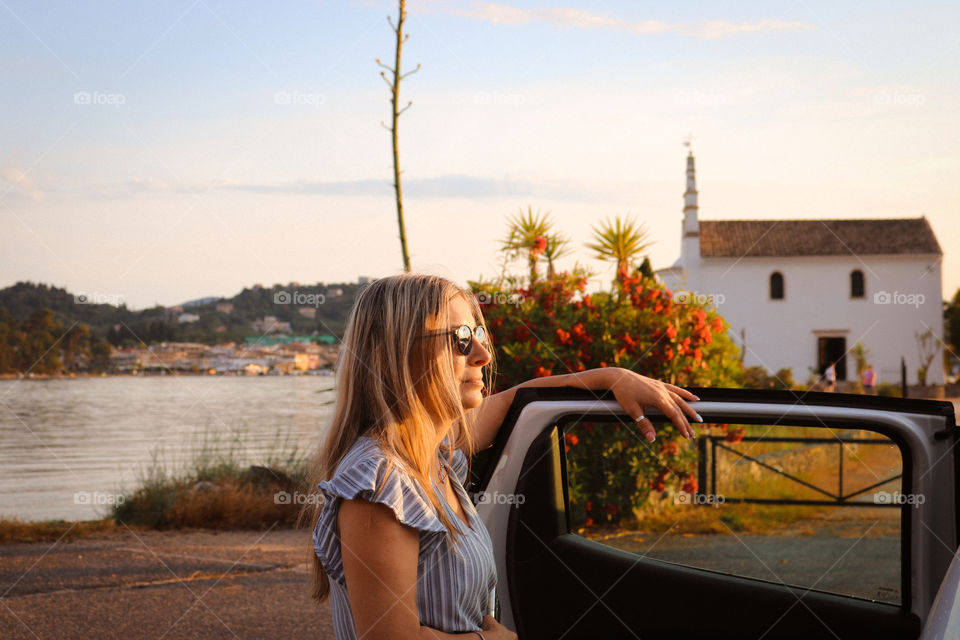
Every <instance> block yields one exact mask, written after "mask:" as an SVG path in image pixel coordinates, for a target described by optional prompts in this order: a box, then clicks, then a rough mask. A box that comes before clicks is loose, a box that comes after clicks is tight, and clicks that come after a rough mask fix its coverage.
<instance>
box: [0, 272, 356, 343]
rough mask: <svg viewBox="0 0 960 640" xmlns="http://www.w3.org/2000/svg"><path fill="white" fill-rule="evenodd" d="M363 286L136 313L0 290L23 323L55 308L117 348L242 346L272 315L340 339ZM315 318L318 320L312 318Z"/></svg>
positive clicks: (303, 289) (24, 287) (295, 286)
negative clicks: (189, 344) (160, 344)
mask: <svg viewBox="0 0 960 640" xmlns="http://www.w3.org/2000/svg"><path fill="white" fill-rule="evenodd" d="M360 287H361V285H358V284H355V283H349V284H346V283H342V284H325V283H322V282H318V283H316V284H310V285H304V284H301V283H289V284H286V285H281V284H275V285H273V286H272V287H262V286H260V285H254V286H253V287H250V288H244V289H243V290H242V291H240V292H239V293H238V294H236V295H235V296H233V297H231V298H217V297H206V298H200V299H198V300H192V301H190V302H187V303H184V304H182V305H177V306H175V307H163V306H157V307H153V308H150V309H143V310H141V311H131V310H129V309H127V307H126V305H125V304H123V303H122V301H119V300H118V301H116V302H118V303H119V304H110V303H101V304H94V303H97V302H101V301H102V297H98V295H97V294H94V293H90V294H87V297H84V296H83V295H76V294H75V293H71V292H68V291H67V290H66V289H61V288H59V287H55V286H50V285H46V284H43V283H40V284H35V283H32V282H18V283H16V284H15V285H13V286H11V287H7V288H5V289H0V307H3V308H5V309H6V310H7V312H8V313H9V314H10V315H11V316H12V317H13V318H16V319H18V320H23V319H25V318H27V317H29V316H30V314H31V313H33V312H34V311H35V310H37V309H43V308H47V309H50V310H52V311H53V312H54V314H55V317H56V318H57V319H59V320H60V321H62V322H65V323H67V324H68V325H69V324H70V323H72V322H74V321H79V322H81V323H83V324H86V325H87V326H89V327H90V329H91V332H92V333H93V335H94V336H96V337H98V338H102V339H106V340H108V341H109V342H110V343H111V344H113V345H115V346H117V345H132V344H136V343H138V342H140V341H143V342H145V343H147V344H152V343H154V342H160V341H178V342H180V341H182V342H202V343H204V344H215V343H218V342H226V341H231V340H232V341H237V342H242V341H243V339H244V338H246V337H251V336H261V335H263V331H262V330H260V329H257V328H255V327H254V326H253V324H252V323H253V322H254V321H257V320H262V319H263V318H264V317H267V316H273V317H275V318H276V321H277V322H278V323H284V322H288V323H290V329H291V331H290V332H291V333H293V334H296V335H332V336H334V337H336V338H337V339H339V338H340V337H341V336H342V335H343V330H344V327H345V325H346V320H347V316H348V315H349V313H350V309H351V308H352V307H353V301H354V299H355V297H356V294H357V292H358V291H359V289H360ZM80 293H81V294H83V292H80ZM218 307H219V308H218ZM301 309H304V310H305V311H303V312H302V311H301ZM182 314H194V315H197V316H199V319H198V320H196V321H192V322H180V320H181V315H182ZM311 314H313V315H314V317H312V318H311V317H309V316H310V315H311ZM183 319H184V320H190V319H192V318H190V317H189V316H187V317H184V318H183Z"/></svg>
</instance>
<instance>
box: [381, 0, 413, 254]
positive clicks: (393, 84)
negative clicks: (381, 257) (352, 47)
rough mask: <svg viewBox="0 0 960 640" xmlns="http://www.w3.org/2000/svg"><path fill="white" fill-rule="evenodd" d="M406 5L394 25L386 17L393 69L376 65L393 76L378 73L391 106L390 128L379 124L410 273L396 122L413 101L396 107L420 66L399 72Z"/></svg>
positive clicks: (402, 250)
mask: <svg viewBox="0 0 960 640" xmlns="http://www.w3.org/2000/svg"><path fill="white" fill-rule="evenodd" d="M406 4H407V3H406V0H400V12H399V16H398V18H397V24H396V25H394V24H393V20H391V19H390V16H387V22H389V23H390V27H391V28H392V29H393V33H394V34H395V35H396V37H397V46H396V52H395V56H394V60H393V67H389V66H387V65H385V64H383V63H382V62H380V58H377V64H378V65H380V66H381V67H383V68H384V69H386V70H387V71H389V72H390V74H391V75H392V76H393V80H390V79H389V78H388V77H387V73H386V71H381V72H380V77H381V78H383V81H384V82H386V83H387V86H388V87H390V106H391V121H390V122H391V124H390V126H389V127H388V126H387V125H385V124H383V122H381V123H380V124H381V125H383V126H384V128H385V129H387V131H389V132H390V137H391V139H392V142H393V190H394V192H395V194H396V198H397V225H398V226H399V227H400V253H401V255H402V257H403V270H404V271H410V254H409V253H408V252H407V230H406V226H405V225H404V222H403V189H402V188H401V186H400V173H401V171H400V149H399V145H398V140H397V122H398V121H399V119H400V115H401V114H402V113H403V112H404V111H406V110H407V109H409V108H410V106H411V105H412V104H413V101H410V102H407V106H405V107H404V108H402V109H399V108H398V105H399V104H400V81H401V80H403V79H404V78H406V77H407V76H409V75H411V74H413V73H416V72H417V71H419V70H420V64H419V63H418V64H417V68H416V69H414V70H413V71H408V72H407V73H401V72H400V57H401V53H402V50H403V43H404V42H406V41H407V39H408V38H409V37H410V34H406V35H404V33H403V22H404V20H406V19H407V6H406Z"/></svg>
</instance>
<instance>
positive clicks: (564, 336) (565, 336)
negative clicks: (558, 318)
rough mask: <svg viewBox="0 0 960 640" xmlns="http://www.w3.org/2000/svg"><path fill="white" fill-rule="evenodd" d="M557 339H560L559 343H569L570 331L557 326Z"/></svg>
mask: <svg viewBox="0 0 960 640" xmlns="http://www.w3.org/2000/svg"><path fill="white" fill-rule="evenodd" d="M557 340H559V341H560V344H564V345H566V344H570V332H569V331H564V330H563V329H560V328H559V327H558V328H557Z"/></svg>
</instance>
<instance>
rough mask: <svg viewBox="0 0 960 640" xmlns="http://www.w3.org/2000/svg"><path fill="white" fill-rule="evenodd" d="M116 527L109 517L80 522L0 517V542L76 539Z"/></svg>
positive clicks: (106, 531) (110, 531) (113, 529)
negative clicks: (38, 520) (32, 520)
mask: <svg viewBox="0 0 960 640" xmlns="http://www.w3.org/2000/svg"><path fill="white" fill-rule="evenodd" d="M117 528H118V527H117V525H116V523H115V522H114V521H113V520H112V519H110V518H106V519H103V520H83V521H80V522H67V521H66V520H45V521H43V522H25V521H23V520H19V519H17V518H0V544H11V543H14V542H56V541H57V540H77V539H79V538H89V537H91V536H94V535H97V534H101V533H112V532H114V531H116V530H117Z"/></svg>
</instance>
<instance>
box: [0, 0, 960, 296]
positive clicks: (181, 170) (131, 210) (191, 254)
mask: <svg viewBox="0 0 960 640" xmlns="http://www.w3.org/2000/svg"><path fill="white" fill-rule="evenodd" d="M408 10H409V15H408V17H407V21H406V23H405V30H406V31H407V32H408V33H409V35H410V38H409V40H408V41H407V42H406V44H405V46H404V49H403V65H402V67H403V69H404V70H411V69H414V68H415V67H416V65H417V64H418V63H419V64H420V69H419V71H417V72H416V73H414V74H412V75H410V76H409V77H407V78H406V79H404V80H403V82H402V85H401V96H400V97H401V103H402V104H406V103H407V101H412V102H413V104H412V106H411V107H410V109H409V110H408V111H406V112H405V113H404V114H403V115H402V116H401V118H400V127H399V135H400V155H401V166H402V169H403V171H404V173H403V185H404V191H405V199H404V207H405V214H406V221H407V238H408V245H409V250H410V254H411V261H412V265H413V268H414V269H415V270H417V271H427V272H435V273H440V274H442V275H446V276H449V277H451V278H453V279H455V280H457V281H459V282H461V283H465V282H466V281H467V280H476V279H477V278H480V277H482V278H490V277H493V276H495V275H496V274H497V273H498V272H499V270H500V254H499V253H498V249H499V246H500V240H501V239H502V238H503V237H504V235H505V233H506V229H507V218H508V217H509V216H510V215H513V214H516V213H517V212H519V211H520V210H521V209H523V210H525V209H526V208H527V207H528V206H529V207H532V208H533V209H534V210H535V211H536V210H540V211H544V212H547V211H549V212H550V215H551V218H552V220H553V222H554V224H555V228H556V229H557V230H558V231H560V232H562V233H564V234H565V235H566V236H568V237H569V238H570V239H571V241H572V246H573V248H574V252H573V254H572V255H570V256H569V257H568V258H565V259H564V260H562V261H561V262H560V267H561V268H570V267H572V266H573V265H574V264H575V263H579V264H580V265H584V266H587V267H588V268H590V269H591V270H592V271H593V272H594V273H595V277H594V283H595V284H596V283H602V282H608V281H609V280H610V279H611V278H612V276H613V267H612V266H610V265H607V264H604V263H601V262H599V261H597V260H594V259H593V258H592V256H591V254H590V251H589V250H588V249H587V248H586V247H584V243H587V242H589V241H590V239H591V228H592V227H593V226H595V225H597V224H598V223H600V222H602V221H603V220H605V219H608V218H610V217H612V216H615V215H620V216H630V217H633V218H634V219H636V220H637V221H639V222H643V223H644V224H645V225H646V228H647V229H648V231H649V233H650V237H651V239H652V240H654V241H655V242H654V244H653V245H652V246H651V247H650V249H649V255H650V258H651V261H652V262H653V265H654V267H655V268H662V267H666V266H669V265H670V264H672V263H673V262H674V261H675V260H676V258H677V256H678V255H679V251H680V222H681V219H682V208H683V199H682V194H683V189H684V182H685V175H684V171H685V156H686V153H687V150H686V148H685V147H684V146H683V142H684V140H686V139H687V137H688V136H690V135H692V137H693V138H692V147H693V150H694V153H695V155H696V158H697V180H698V189H699V192H700V217H701V219H704V220H724V219H784V218H892V217H906V218H914V217H919V216H921V215H923V216H926V217H927V218H928V220H929V221H930V223H931V225H932V227H933V229H934V232H935V233H936V235H937V238H938V240H939V242H940V245H941V248H942V249H943V252H944V259H943V264H942V272H943V292H944V296H945V297H952V295H953V292H954V291H956V290H957V288H958V287H960V234H958V233H957V232H956V230H955V229H956V222H955V220H956V218H957V215H958V213H960V211H958V205H960V180H957V179H956V178H957V175H958V171H960V123H958V120H960V119H958V118H957V117H956V114H957V113H960V96H958V81H960V39H957V38H956V37H955V34H956V30H957V25H958V23H960V6H958V5H956V3H953V4H952V6H951V4H950V3H933V2H916V3H911V5H910V6H909V7H908V6H905V5H903V4H902V3H894V2H870V3H858V2H845V3H836V2H814V1H812V0H799V1H796V2H786V3H761V2H734V3H716V2H684V3H673V2H661V3H637V2H627V1H624V2H616V1H614V0H599V1H596V2H590V1H574V0H570V1H568V2H564V1H563V0H560V2H555V3H546V2H519V1H510V2H506V1H504V2H475V1H472V0H459V1H453V0H410V2H409V5H408ZM390 14H394V15H395V14H396V4H395V3H394V2H381V1H379V0H365V1H352V2H351V1H347V0H341V1H332V0H323V1H318V2H303V1H290V2H283V3H276V2H261V3H252V2H240V1H230V2H227V1H225V0H224V1H216V0H186V1H182V2H181V1H178V0H174V1H165V2H155V3H129V2H110V1H106V0H105V1H101V2H81V3H74V2H44V3H37V2H27V1H22V0H0V77H2V81H3V85H4V91H3V93H2V95H0V287H5V286H9V285H11V284H14V283H15V282H17V281H21V280H29V281H33V282H44V283H47V284H52V285H56V286H59V287H65V288H67V289H68V290H69V291H71V292H74V293H76V292H84V293H87V294H88V295H99V296H112V297H113V298H112V299H122V300H124V301H125V302H126V304H127V305H128V306H129V307H131V308H134V309H142V308H146V307H150V306H153V305H155V304H161V305H174V304H178V303H181V302H184V301H187V300H191V299H196V298H200V297H205V296H232V295H234V294H235V293H237V292H239V291H240V290H241V289H242V288H243V287H245V286H250V285H252V284H254V283H260V284H263V285H265V286H270V285H272V284H274V283H284V284H285V283H288V282H292V281H295V282H302V283H315V282H327V283H331V282H354V281H356V279H357V277H358V276H369V277H380V276H386V275H391V274H394V273H398V272H399V271H400V270H401V268H402V262H401V255H400V245H399V240H398V232H397V223H396V209H395V203H394V199H393V191H392V157H391V148H390V137H389V133H388V132H387V131H386V130H385V129H384V128H383V127H382V126H381V121H388V120H389V114H390V105H389V102H388V99H389V96H388V88H387V85H386V84H385V83H384V82H383V79H382V78H381V77H380V75H379V72H380V70H381V69H380V67H378V65H377V62H376V60H377V58H380V59H381V60H383V61H385V62H386V63H388V64H392V58H393V47H394V41H393V32H392V31H391V28H390V25H389V24H388V22H387V16H388V15H390ZM518 267H519V265H518Z"/></svg>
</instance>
